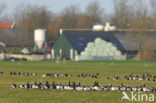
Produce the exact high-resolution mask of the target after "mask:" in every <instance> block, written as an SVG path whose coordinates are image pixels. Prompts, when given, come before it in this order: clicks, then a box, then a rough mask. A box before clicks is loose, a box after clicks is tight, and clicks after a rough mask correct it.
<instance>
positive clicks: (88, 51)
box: [75, 38, 126, 60]
mask: <svg viewBox="0 0 156 103" xmlns="http://www.w3.org/2000/svg"><path fill="white" fill-rule="evenodd" d="M75 59H76V60H126V55H122V53H121V51H119V50H118V49H117V48H116V47H115V46H114V45H112V43H110V42H107V41H105V40H102V39H101V38H97V39H95V41H94V42H89V43H88V44H87V47H86V48H85V50H84V51H82V52H81V53H80V55H78V56H76V57H75Z"/></svg>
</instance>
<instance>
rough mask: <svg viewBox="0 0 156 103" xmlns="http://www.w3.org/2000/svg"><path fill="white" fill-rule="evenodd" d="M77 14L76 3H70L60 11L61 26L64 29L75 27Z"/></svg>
mask: <svg viewBox="0 0 156 103" xmlns="http://www.w3.org/2000/svg"><path fill="white" fill-rule="evenodd" d="M78 16H79V7H78V5H71V6H69V7H67V8H65V9H64V10H63V12H62V13H61V27H62V28H65V29H72V28H76V25H77V21H78Z"/></svg>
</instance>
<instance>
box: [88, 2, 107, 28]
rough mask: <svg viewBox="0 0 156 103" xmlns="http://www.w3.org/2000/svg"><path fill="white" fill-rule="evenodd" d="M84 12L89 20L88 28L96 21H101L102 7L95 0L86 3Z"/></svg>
mask: <svg viewBox="0 0 156 103" xmlns="http://www.w3.org/2000/svg"><path fill="white" fill-rule="evenodd" d="M85 14H86V15H87V16H88V19H89V21H90V22H89V26H90V28H91V27H92V26H93V25H94V24H96V23H102V22H103V19H102V17H103V16H104V9H103V8H102V7H101V5H100V3H99V2H97V1H93V2H90V3H89V4H88V6H87V8H86V12H85Z"/></svg>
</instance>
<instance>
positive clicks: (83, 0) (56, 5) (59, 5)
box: [0, 0, 113, 14]
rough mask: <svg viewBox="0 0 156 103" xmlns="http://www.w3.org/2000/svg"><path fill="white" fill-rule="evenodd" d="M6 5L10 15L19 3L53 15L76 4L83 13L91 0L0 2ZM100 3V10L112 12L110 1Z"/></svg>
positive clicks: (15, 0) (104, 0)
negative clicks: (36, 7) (34, 6)
mask: <svg viewBox="0 0 156 103" xmlns="http://www.w3.org/2000/svg"><path fill="white" fill-rule="evenodd" d="M0 1H2V2H4V3H5V4H6V5H7V8H6V10H5V12H6V13H9V14H11V13H12V12H13V10H14V8H15V7H16V5H18V4H19V3H22V2H24V3H26V4H27V3H29V4H33V5H39V6H45V7H47V8H48V10H51V11H53V12H55V13H57V12H60V11H61V10H62V9H63V8H65V7H67V6H70V5H72V4H78V5H79V6H80V9H81V10H82V11H84V9H85V7H86V5H87V4H88V3H89V2H91V1H93V0H0ZM97 1H99V2H100V4H101V6H102V8H104V10H105V12H106V13H112V12H113V3H112V0H97Z"/></svg>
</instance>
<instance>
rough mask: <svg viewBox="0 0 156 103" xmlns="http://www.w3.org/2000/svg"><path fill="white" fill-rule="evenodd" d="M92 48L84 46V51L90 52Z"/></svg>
mask: <svg viewBox="0 0 156 103" xmlns="http://www.w3.org/2000/svg"><path fill="white" fill-rule="evenodd" d="M92 50H93V48H88V47H87V48H85V52H91V51H92Z"/></svg>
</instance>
